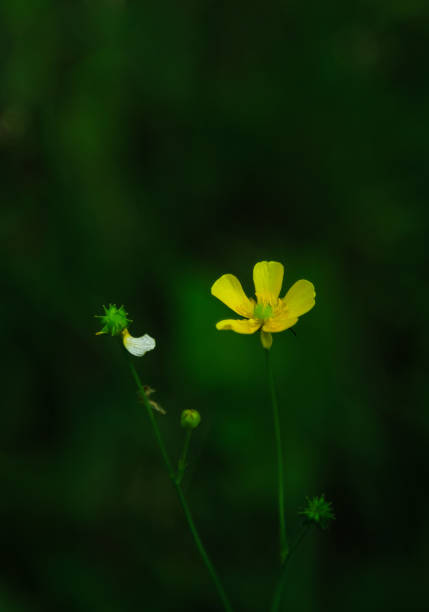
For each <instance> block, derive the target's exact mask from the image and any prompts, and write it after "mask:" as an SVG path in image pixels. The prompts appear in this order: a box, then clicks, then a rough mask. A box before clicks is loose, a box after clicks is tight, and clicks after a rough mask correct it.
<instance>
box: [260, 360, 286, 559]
mask: <svg viewBox="0 0 429 612" xmlns="http://www.w3.org/2000/svg"><path fill="white" fill-rule="evenodd" d="M264 353H265V364H266V370H267V379H268V386H269V388H270V394H271V403H272V406H273V420H274V437H275V441H276V454H277V498H278V514H279V548H280V562H281V563H282V564H283V563H284V562H285V561H286V558H287V555H288V552H289V550H288V543H287V538H286V524H285V509H284V505H285V502H284V475H283V446H282V438H281V432H280V416H279V407H278V403H277V394H276V388H275V384H274V376H273V371H272V367H271V360H270V350H269V349H264Z"/></svg>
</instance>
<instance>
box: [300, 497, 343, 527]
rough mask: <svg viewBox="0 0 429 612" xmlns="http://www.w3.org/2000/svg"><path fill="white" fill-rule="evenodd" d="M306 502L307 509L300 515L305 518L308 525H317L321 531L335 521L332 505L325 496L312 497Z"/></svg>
mask: <svg viewBox="0 0 429 612" xmlns="http://www.w3.org/2000/svg"><path fill="white" fill-rule="evenodd" d="M306 501H307V505H306V507H305V508H304V510H301V512H300V513H299V514H301V515H302V516H304V520H305V522H306V523H308V524H314V525H317V527H320V529H326V528H327V527H328V525H329V522H330V521H333V520H335V514H334V513H333V511H332V503H331V502H329V501H326V499H325V496H324V495H320V497H317V496H316V497H312V498H311V499H310V498H309V497H307V498H306Z"/></svg>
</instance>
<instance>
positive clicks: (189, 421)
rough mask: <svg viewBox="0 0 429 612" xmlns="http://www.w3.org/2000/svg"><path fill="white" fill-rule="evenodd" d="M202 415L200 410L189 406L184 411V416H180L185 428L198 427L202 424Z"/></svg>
mask: <svg viewBox="0 0 429 612" xmlns="http://www.w3.org/2000/svg"><path fill="white" fill-rule="evenodd" d="M200 421H201V416H200V413H199V412H198V410H193V409H192V408H188V409H187V410H184V411H183V412H182V416H181V417H180V424H181V425H182V427H184V428H185V429H196V428H197V427H198V425H199V424H200Z"/></svg>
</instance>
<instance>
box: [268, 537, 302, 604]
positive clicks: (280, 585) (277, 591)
mask: <svg viewBox="0 0 429 612" xmlns="http://www.w3.org/2000/svg"><path fill="white" fill-rule="evenodd" d="M311 528H312V525H304V527H303V528H302V531H301V533H300V534H299V536H298V537H297V539H296V540H295V542H294V543H293V545H292V547H291V548H290V550H289V552H288V553H287V555H286V559H285V560H284V563H283V567H282V569H281V573H280V576H279V579H278V581H277V585H276V588H275V591H274V597H273V603H272V604H271V612H277V611H278V610H279V607H280V602H281V598H282V594H283V588H284V585H285V579H286V573H287V566H288V562H289V560H290V558H291V557H292V555H293V553H294V552H295V551H296V549H297V548H298V546H299V545H300V544H301V542H302V540H303V539H304V537H305V536H306V535H307V533H308V532H309V531H310V529H311Z"/></svg>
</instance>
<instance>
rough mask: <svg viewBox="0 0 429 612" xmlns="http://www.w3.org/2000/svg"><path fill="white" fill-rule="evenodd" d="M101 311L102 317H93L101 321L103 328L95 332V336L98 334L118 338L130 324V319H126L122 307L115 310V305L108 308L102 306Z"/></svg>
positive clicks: (125, 313)
mask: <svg viewBox="0 0 429 612" xmlns="http://www.w3.org/2000/svg"><path fill="white" fill-rule="evenodd" d="M103 309H104V315H95V317H96V319H101V323H102V325H103V328H102V329H101V330H100V331H99V332H97V336H99V335H100V334H111V335H112V336H118V335H119V334H120V333H121V332H122V331H123V330H124V329H126V328H127V326H128V324H129V323H131V322H132V321H131V319H127V314H128V313H127V312H125V308H124V307H123V306H121V307H120V308H117V306H116V304H109V308H106V306H103Z"/></svg>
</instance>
